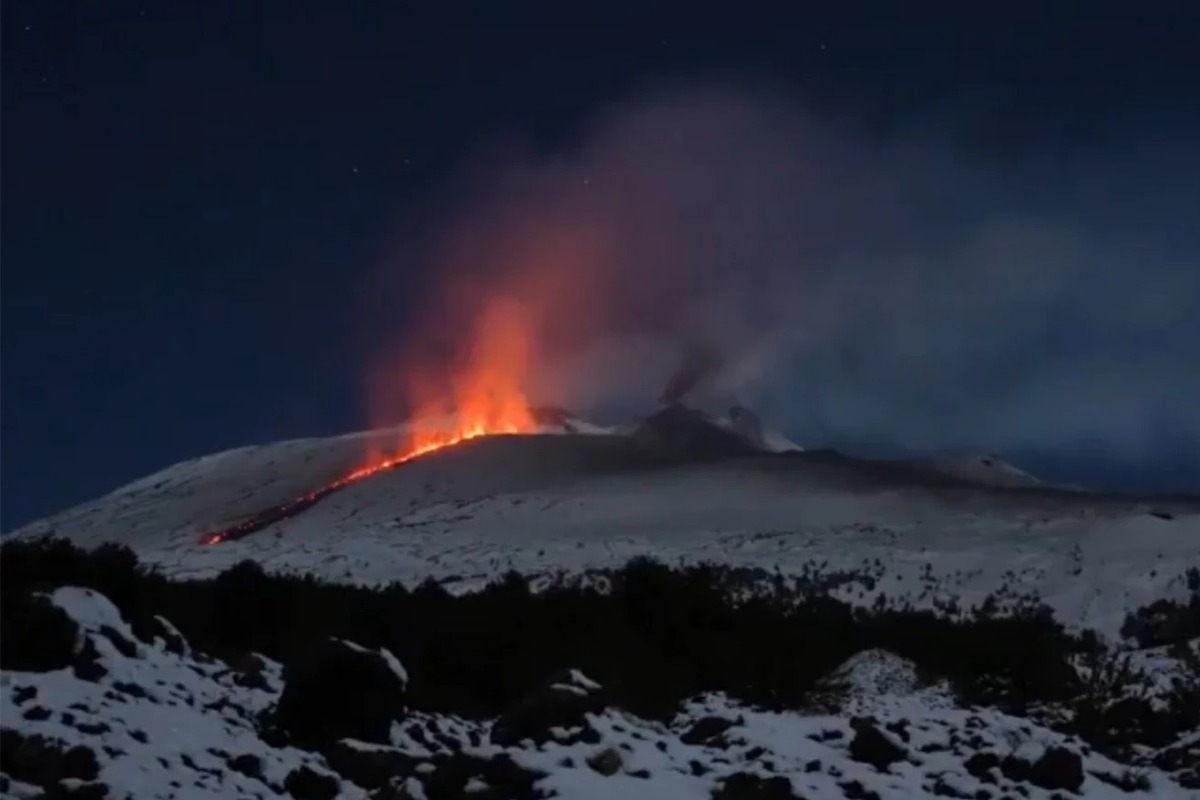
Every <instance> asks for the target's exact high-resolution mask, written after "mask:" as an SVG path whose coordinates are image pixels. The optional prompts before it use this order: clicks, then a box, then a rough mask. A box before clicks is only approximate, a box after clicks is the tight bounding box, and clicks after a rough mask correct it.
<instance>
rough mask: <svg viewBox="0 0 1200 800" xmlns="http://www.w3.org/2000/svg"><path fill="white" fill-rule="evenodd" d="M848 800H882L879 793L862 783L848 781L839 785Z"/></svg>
mask: <svg viewBox="0 0 1200 800" xmlns="http://www.w3.org/2000/svg"><path fill="white" fill-rule="evenodd" d="M838 788H840V789H841V790H842V795H843V796H844V797H845V798H846V800H880V797H879V792H877V791H875V790H874V789H868V788H867V787H865V786H863V785H862V783H861V782H860V781H847V782H846V783H841V784H838Z"/></svg>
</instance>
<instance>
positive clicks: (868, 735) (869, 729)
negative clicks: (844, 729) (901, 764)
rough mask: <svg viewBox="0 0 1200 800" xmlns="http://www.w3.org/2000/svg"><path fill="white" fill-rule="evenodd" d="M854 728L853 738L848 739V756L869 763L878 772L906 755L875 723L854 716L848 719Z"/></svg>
mask: <svg viewBox="0 0 1200 800" xmlns="http://www.w3.org/2000/svg"><path fill="white" fill-rule="evenodd" d="M850 725H851V727H853V728H854V738H853V739H851V740H850V758H852V759H854V760H855V761H860V762H862V763H864V764H870V765H871V766H873V767H875V769H877V770H879V771H880V772H886V771H887V768H888V766H889V765H891V764H894V763H896V762H897V761H903V760H904V758H905V757H906V756H907V755H908V753H907V751H906V750H905V749H904V748H903V747H901V746H900V745H898V744H896V743H895V742H893V741H892V740H891V739H890V738H888V736H887V734H885V733H884V732H883V731H881V730H879V728H877V727H876V726H875V723H873V722H871V721H869V720H866V719H863V718H861V717H856V718H854V719H852V720H851V721H850Z"/></svg>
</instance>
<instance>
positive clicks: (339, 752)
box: [325, 741, 422, 789]
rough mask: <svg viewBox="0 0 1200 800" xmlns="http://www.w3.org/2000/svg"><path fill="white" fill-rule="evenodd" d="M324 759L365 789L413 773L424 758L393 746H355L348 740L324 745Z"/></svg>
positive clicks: (377, 786) (381, 785) (373, 787)
mask: <svg viewBox="0 0 1200 800" xmlns="http://www.w3.org/2000/svg"><path fill="white" fill-rule="evenodd" d="M325 760H326V761H328V762H329V766H330V768H331V769H333V770H334V771H335V772H337V774H339V775H341V776H342V777H343V778H346V779H347V780H350V781H353V782H354V783H356V784H358V785H359V786H361V787H362V788H364V789H378V788H381V787H383V786H386V785H388V784H389V783H390V782H391V781H392V779H393V778H397V777H399V778H403V777H407V776H409V775H411V774H412V773H413V771H414V770H415V769H416V766H417V765H418V764H420V763H421V761H422V759H419V758H416V757H414V756H411V755H409V754H407V753H405V752H404V751H402V750H396V749H394V748H390V747H356V746H355V745H354V744H353V743H351V742H348V741H341V742H335V743H334V744H332V745H329V746H328V747H326V748H325Z"/></svg>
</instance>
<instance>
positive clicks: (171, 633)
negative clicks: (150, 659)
mask: <svg viewBox="0 0 1200 800" xmlns="http://www.w3.org/2000/svg"><path fill="white" fill-rule="evenodd" d="M134 632H135V633H136V634H137V635H138V636H139V637H140V638H141V639H142V641H144V642H146V643H147V644H154V642H155V640H162V647H163V649H164V650H166V651H167V652H168V653H174V654H175V655H177V656H184V655H188V654H189V653H190V652H191V649H192V648H191V647H190V646H189V645H188V641H187V639H185V638H184V637H183V634H182V633H180V632H179V631H178V630H177V629H176V628H175V626H174V625H172V624H171V623H170V622H168V621H167V620H165V619H163V618H162V617H158V616H152V617H149V618H148V619H146V620H145V621H144V622H143V623H141V624H140V625H138V626H137V627H136V628H135V629H134Z"/></svg>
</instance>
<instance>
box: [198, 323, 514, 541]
mask: <svg viewBox="0 0 1200 800" xmlns="http://www.w3.org/2000/svg"><path fill="white" fill-rule="evenodd" d="M531 348H532V329H531V326H530V320H529V315H528V313H527V312H526V310H525V309H524V308H522V307H521V306H520V305H517V304H514V303H511V302H505V301H494V302H491V303H489V304H487V305H486V307H485V308H484V309H483V311H482V313H481V314H480V316H479V319H478V320H477V324H476V329H475V338H474V340H473V347H472V348H471V351H470V354H469V357H468V358H467V360H466V362H465V364H463V367H464V368H463V369H462V371H461V372H459V373H458V374H456V375H455V376H454V377H453V378H451V379H450V380H449V381H448V382H447V383H448V385H444V386H443V385H437V386H424V385H419V384H418V385H415V386H413V385H410V386H407V388H408V389H409V394H410V395H414V397H413V398H412V399H413V400H415V401H416V402H415V403H414V405H416V406H417V407H418V408H421V409H422V411H423V413H420V414H418V415H417V416H416V417H415V419H416V420H417V422H416V423H415V424H414V426H413V427H412V429H411V431H410V434H411V439H410V440H409V442H408V447H407V448H406V449H405V450H404V451H403V454H402V455H398V456H390V457H384V458H382V459H378V460H374V459H373V460H371V461H370V463H369V464H368V466H365V467H361V468H359V469H356V470H354V471H353V472H350V473H348V474H346V475H343V476H342V477H340V478H338V479H337V480H335V481H333V482H332V483H327V484H325V485H324V486H321V487H320V488H317V489H314V490H312V491H311V492H308V493H306V494H303V495H301V496H299V497H296V498H294V499H292V500H288V501H287V502H285V503H282V504H280V505H277V506H272V507H271V508H268V509H266V510H264V511H260V512H258V513H257V514H254V515H253V516H251V517H249V518H248V519H245V520H242V521H241V522H239V523H237V524H236V525H232V526H230V527H228V528H224V529H222V530H218V531H214V532H212V533H207V534H205V535H204V536H202V537H200V544H204V545H210V544H220V543H221V542H228V541H231V540H233V539H240V538H242V537H243V536H248V535H249V534H251V533H255V532H256V531H260V530H262V529H263V528H266V527H267V526H269V525H271V524H273V523H275V522H279V521H280V520H284V519H288V518H289V517H293V516H295V515H296V514H299V513H300V512H302V511H304V510H305V509H307V508H309V507H311V506H312V505H313V504H315V503H317V502H319V501H320V500H321V499H322V498H324V497H327V496H328V495H330V494H333V493H334V492H336V491H339V490H341V489H344V488H346V487H347V486H349V485H350V484H352V483H355V482H357V481H361V480H363V479H365V478H369V477H371V476H372V475H376V474H378V473H380V472H383V471H385V470H389V469H392V468H394V467H398V466H400V465H401V464H405V463H407V462H409V461H412V460H413V459H415V458H417V457H419V456H422V455H425V454H427V453H432V452H433V451H435V450H441V449H442V448H444V447H449V446H451V445H455V444H458V443H459V442H464V441H466V440H468V439H477V438H479V437H481V436H488V435H493V434H505V433H531V432H533V431H535V430H537V423H536V422H535V421H534V416H533V413H532V412H531V411H530V408H529V402H528V400H527V399H526V397H525V393H524V391H523V390H522V387H523V386H524V385H525V382H526V378H527V377H528V373H529V368H530V364H531V360H532V359H531V355H532V350H531ZM443 400H447V401H448V404H443V402H442V401H443ZM447 405H448V407H447ZM447 415H448V419H447ZM429 419H440V420H441V421H442V422H446V421H451V424H450V426H449V429H448V430H447V428H446V427H442V426H440V425H439V426H435V427H433V428H430V427H429V426H428V425H426V424H425V422H424V420H429Z"/></svg>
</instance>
